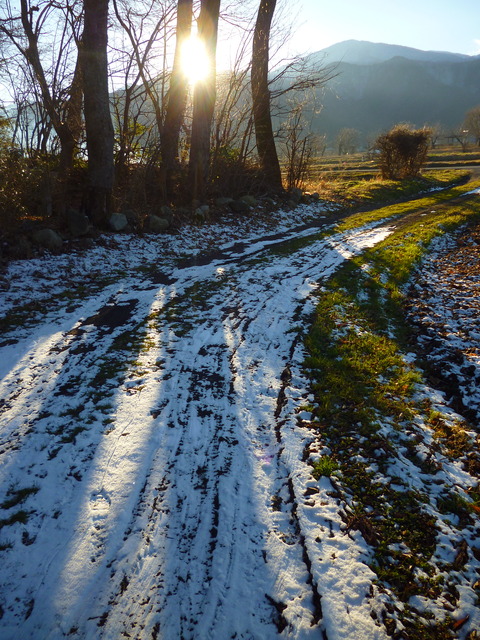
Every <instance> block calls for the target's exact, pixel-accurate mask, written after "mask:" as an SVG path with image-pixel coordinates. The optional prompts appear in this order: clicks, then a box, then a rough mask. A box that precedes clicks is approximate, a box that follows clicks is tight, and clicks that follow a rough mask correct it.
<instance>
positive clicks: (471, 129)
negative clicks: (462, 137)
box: [463, 106, 480, 146]
mask: <svg viewBox="0 0 480 640" xmlns="http://www.w3.org/2000/svg"><path fill="white" fill-rule="evenodd" d="M463 130H464V131H468V133H469V135H470V136H472V137H473V138H474V139H475V142H476V144H477V145H478V146H480V106H478V107H473V109H470V110H469V111H468V112H467V114H466V116H465V121H464V123H463Z"/></svg>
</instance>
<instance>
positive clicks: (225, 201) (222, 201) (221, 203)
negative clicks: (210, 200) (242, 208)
mask: <svg viewBox="0 0 480 640" xmlns="http://www.w3.org/2000/svg"><path fill="white" fill-rule="evenodd" d="M232 202H233V198H217V199H216V200H215V204H216V206H217V207H228V206H229V205H230V204H232Z"/></svg>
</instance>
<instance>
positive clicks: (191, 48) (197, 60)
mask: <svg viewBox="0 0 480 640" xmlns="http://www.w3.org/2000/svg"><path fill="white" fill-rule="evenodd" d="M182 69H183V73H184V74H185V75H186V76H187V78H188V81H189V83H190V84H191V85H195V84H197V83H198V82H201V81H202V80H205V79H206V78H207V77H208V76H209V74H210V73H211V64H210V60H209V57H208V54H207V50H206V48H205V44H204V43H203V41H202V40H201V39H200V38H198V37H197V36H190V38H188V39H187V40H185V42H184V43H183V46H182Z"/></svg>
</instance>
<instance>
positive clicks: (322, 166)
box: [310, 147, 480, 178]
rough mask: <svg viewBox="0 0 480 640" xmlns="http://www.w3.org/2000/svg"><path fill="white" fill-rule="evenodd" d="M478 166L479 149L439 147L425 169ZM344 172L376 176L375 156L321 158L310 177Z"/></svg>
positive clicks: (364, 154) (316, 159) (479, 159)
mask: <svg viewBox="0 0 480 640" xmlns="http://www.w3.org/2000/svg"><path fill="white" fill-rule="evenodd" d="M475 165H478V166H480V148H476V149H474V150H469V151H465V152H462V150H461V149H460V148H459V147H439V148H437V149H432V150H431V152H430V153H429V155H428V163H427V167H429V168H430V167H451V166H457V167H462V166H475ZM344 171H365V173H366V174H371V175H376V174H377V173H378V165H377V161H376V159H375V156H374V155H372V154H369V153H367V152H364V153H355V154H349V155H344V156H335V155H332V156H322V157H318V158H315V159H314V161H313V162H312V166H311V170H310V174H311V175H310V177H311V178H314V177H315V176H318V175H319V174H321V173H331V172H335V173H339V172H340V173H341V172H344Z"/></svg>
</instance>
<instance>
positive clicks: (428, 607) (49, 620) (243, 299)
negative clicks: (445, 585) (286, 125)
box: [0, 196, 479, 640]
mask: <svg viewBox="0 0 480 640" xmlns="http://www.w3.org/2000/svg"><path fill="white" fill-rule="evenodd" d="M477 197H478V196H477ZM325 214H326V212H325V211H322V210H321V205H319V204H318V205H311V206H310V208H308V207H305V208H304V210H303V215H305V216H306V217H310V218H313V219H315V221H316V224H317V228H310V229H305V230H303V231H301V232H298V231H296V232H291V233H290V234H289V233H288V232H286V234H285V237H284V238H283V239H275V240H274V239H272V238H270V239H268V238H266V237H264V236H262V234H260V233H259V234H258V237H253V236H252V235H250V237H248V238H240V239H243V240H244V243H243V244H242V246H241V247H240V245H232V246H231V247H230V248H229V247H228V246H225V247H223V248H222V250H221V251H216V253H215V254H213V253H212V254H211V255H207V253H206V252H203V251H202V252H201V253H198V252H197V255H194V251H192V250H190V251H189V252H186V253H187V254H188V255H183V256H182V255H179V254H180V253H181V252H184V253H185V247H186V244H185V243H186V240H185V237H184V238H183V243H184V244H183V245H182V242H181V241H180V239H179V238H177V239H172V245H171V247H170V249H171V252H170V254H169V255H167V254H164V257H163V258H162V257H160V256H161V255H162V253H163V252H164V249H165V247H164V246H159V244H158V241H155V240H132V243H131V245H130V246H129V248H128V253H127V251H126V248H127V247H128V241H127V240H125V239H121V238H119V239H118V241H116V242H117V243H118V244H116V245H115V246H113V247H106V248H103V249H102V248H97V249H95V250H91V251H89V252H88V253H86V254H78V255H73V254H72V255H68V256H57V257H50V258H48V257H46V258H43V259H38V260H32V261H25V262H18V263H15V264H12V265H11V267H10V271H9V272H8V273H7V276H6V280H5V281H8V282H9V283H10V290H9V291H7V292H6V293H5V299H4V302H3V307H2V310H3V315H4V332H3V337H2V341H1V349H2V359H1V362H0V371H1V374H2V376H3V381H2V383H1V390H0V397H1V398H2V399H1V401H0V402H1V405H0V406H1V411H2V416H1V445H0V455H1V458H2V465H1V469H0V477H1V487H0V488H1V494H0V545H1V547H0V548H1V552H0V553H1V556H2V560H1V568H0V578H1V591H0V635H1V637H2V638H3V639H5V640H17V639H18V638H22V640H26V639H28V638H31V639H35V640H40V639H43V638H45V639H46V638H49V639H54V640H55V639H60V638H72V639H76V638H79V639H84V638H85V639H86V638H91V639H99V638H105V639H106V638H111V639H118V638H123V637H125V638H139V639H147V638H148V639H151V638H165V639H168V640H171V639H173V638H184V639H194V638H195V639H205V640H206V639H218V640H225V639H227V638H232V639H233V638H236V639H240V638H241V639H244V640H247V639H248V640H252V639H260V638H264V639H273V638H277V637H285V638H321V637H323V638H328V640H333V639H338V640H340V639H341V640H347V639H351V640H358V639H359V638H362V639H368V640H371V639H374V638H387V637H388V635H391V634H392V633H393V631H395V630H396V633H397V634H398V633H400V632H401V630H402V624H406V623H402V622H401V620H402V615H401V611H403V610H404V609H405V606H406V605H405V604H403V603H402V602H400V598H399V597H397V595H396V592H395V590H394V589H393V588H390V586H389V585H388V583H387V581H386V580H384V581H383V582H382V576H381V575H380V574H377V573H376V572H375V571H374V570H373V568H372V567H373V556H374V551H372V549H374V548H377V547H378V546H379V541H378V540H375V539H374V536H373V534H372V536H370V537H369V534H368V527H367V526H366V525H365V522H366V521H365V519H364V520H363V521H360V520H358V522H357V523H356V524H357V525H358V526H355V521H354V519H352V517H346V513H347V515H348V513H353V511H351V512H349V511H348V509H350V508H352V509H353V508H354V506H355V501H354V500H351V501H350V505H348V504H347V503H348V496H347V497H346V495H347V494H345V495H343V497H342V491H343V489H342V486H343V484H342V478H341V474H340V475H335V469H334V467H332V469H331V470H330V471H329V472H327V470H326V469H323V472H322V471H321V470H320V471H319V469H320V467H318V466H317V467H315V461H317V462H318V461H319V460H320V459H323V460H324V461H325V460H327V461H328V460H330V459H331V458H330V457H329V456H327V455H325V451H321V445H320V444H319V441H320V440H321V433H320V435H319V429H318V425H317V430H316V435H314V434H313V432H312V426H311V423H312V421H313V420H314V414H315V407H316V406H318V397H317V396H316V395H315V392H314V390H312V381H311V380H310V379H309V377H308V371H306V370H305V369H304V366H303V363H304V361H305V358H306V356H307V353H306V351H305V349H306V347H305V341H304V335H305V333H306V332H308V330H309V327H310V324H311V322H312V313H313V312H314V309H315V305H316V303H317V300H318V295H319V293H320V292H321V291H323V290H324V287H325V286H326V284H327V283H328V282H329V279H330V278H331V276H332V274H333V273H334V272H335V271H336V270H337V269H338V267H339V265H341V264H345V261H346V260H350V259H351V258H352V256H359V255H360V254H361V253H362V252H363V251H364V250H365V249H367V248H369V247H374V246H375V245H377V243H379V242H381V241H384V240H385V239H386V238H387V237H389V236H390V234H392V233H394V231H395V224H394V222H392V221H391V220H392V218H390V220H388V219H387V220H385V219H384V218H385V217H386V215H385V216H384V214H382V213H379V214H378V215H377V218H378V219H377V220H376V221H375V222H372V221H370V222H369V223H366V222H365V221H363V222H362V221H361V220H360V219H359V220H358V222H357V223H356V225H355V224H351V225H350V227H351V228H347V226H348V225H344V227H331V226H328V218H326V219H325V222H324V226H323V227H322V226H321V223H320V222H319V215H320V216H321V215H325ZM388 215H391V214H390V213H389V214H388ZM370 218H371V220H373V219H374V218H375V216H374V215H371V216H370ZM202 233H203V232H201V231H199V232H198V235H199V236H201V234H202ZM193 237H194V236H193V235H192V238H193ZM162 242H165V243H166V241H162ZM193 242H194V241H192V243H193ZM175 243H176V244H175ZM192 243H191V245H192ZM165 246H166V244H165ZM172 246H173V249H172ZM207 246H208V242H207V239H204V241H203V244H202V247H203V248H205V249H206V248H207ZM27 292H30V293H28V294H27ZM27 295H29V297H30V298H31V299H33V303H32V302H31V301H30V298H29V304H26V301H27V300H26V296H27ZM342 326H343V327H345V326H346V324H345V322H343V324H342V323H339V325H338V327H337V329H338V331H340V332H341V331H342ZM436 402H437V405H440V404H441V401H440V400H439V399H438V397H437V399H436ZM336 411H338V412H341V411H342V407H338V408H337V409H336ZM377 417H378V420H381V417H379V416H377ZM327 426H328V425H325V428H327ZM387 426H388V425H386V423H385V424H384V425H383V426H382V428H384V429H386V428H387ZM390 426H391V425H390ZM322 428H323V427H322ZM389 428H390V427H389ZM320 432H321V429H320ZM358 438H359V441H361V440H362V437H361V436H360V435H359V436H358ZM324 444H325V443H324ZM391 446H394V445H393V444H392V445H391ZM329 451H330V453H331V452H332V448H331V447H330V449H329ZM320 454H322V455H320ZM336 459H337V460H338V461H340V454H339V455H338V456H336ZM397 462H398V464H397V466H396V467H395V469H393V467H392V468H390V469H387V468H386V467H385V468H382V469H379V470H381V471H382V473H383V474H384V476H383V477H384V481H385V483H386V484H388V485H390V484H391V483H393V482H397V484H398V485H399V486H400V485H402V486H403V483H404V482H407V480H405V478H407V477H408V478H409V479H408V482H409V483H410V485H409V486H410V488H411V487H412V486H413V485H414V484H415V483H416V482H417V481H418V477H415V478H413V477H412V478H410V477H409V476H408V473H413V472H412V469H413V467H412V466H410V467H408V465H407V461H406V460H405V459H403V458H402V460H399V461H397ZM402 465H403V466H402ZM315 468H316V472H315ZM443 469H444V472H442V473H445V478H444V479H443V480H442V482H443V483H444V484H445V483H448V482H450V484H451V483H452V482H453V481H452V477H451V476H452V474H454V473H455V474H456V481H457V482H459V483H463V484H464V486H465V487H470V486H472V487H473V486H474V485H475V479H474V478H473V477H472V476H471V475H469V474H468V473H467V471H466V470H465V469H463V468H462V466H461V464H460V463H458V461H457V462H455V461H453V460H452V461H449V460H447V459H445V460H444V463H443ZM346 471H347V470H346V469H345V470H344V474H345V473H346ZM418 473H420V472H418ZM389 474H390V475H389ZM329 476H330V477H329ZM447 476H448V478H447ZM439 477H440V476H439ZM393 478H396V479H395V480H394V479H393ZM442 478H443V476H442ZM451 481H452V482H451ZM415 486H416V485H415ZM449 486H450V485H449ZM416 490H417V489H416ZM426 490H427V489H425V491H426ZM347 506H348V509H347ZM345 509H347V512H346V511H345ZM432 513H433V512H432ZM359 517H360V516H359ZM432 517H433V516H432ZM452 517H453V516H452ZM362 522H363V526H362ZM346 523H347V524H346ZM453 524H455V522H454V523H453ZM433 526H435V527H437V526H438V525H437V524H434V525H433ZM452 526H453V525H452ZM475 526H476V525H475V524H472V523H471V522H470V521H469V522H468V523H467V524H465V523H464V526H463V528H462V533H461V534H458V535H457V533H455V534H451V535H452V536H454V538H455V540H453V541H452V540H450V542H449V540H448V535H450V534H448V535H447V533H446V531H447V529H446V528H445V529H443V530H441V531H440V530H439V534H438V538H437V544H438V545H442V544H443V545H447V544H452V545H454V546H455V547H458V545H459V544H460V541H459V539H458V537H459V536H460V537H461V539H462V540H464V542H465V545H466V547H465V548H467V547H468V548H470V546H469V545H470V544H472V545H473V543H471V540H470V538H471V537H472V536H473V535H474V532H475ZM445 527H447V525H445ZM452 548H453V547H452ZM401 551H402V550H401V549H400V551H399V549H395V548H393V547H392V549H391V550H390V552H389V553H391V555H392V556H395V553H396V552H398V553H400V552H401ZM403 553H404V554H407V553H408V549H406V550H403ZM452 553H453V551H452ZM456 553H457V551H455V553H454V555H455V554H456ZM467 555H468V553H467ZM455 557H457V556H456V555H455ZM392 562H393V563H394V562H395V560H393V559H392ZM412 562H413V561H412ZM445 562H446V560H445ZM472 562H474V558H473V556H472V557H470V559H469V563H468V571H467V569H466V568H465V567H466V566H467V565H466V563H465V562H464V563H463V564H462V565H461V566H462V567H463V570H464V574H462V576H463V577H461V576H460V573H461V572H460V565H459V567H458V571H457V573H458V576H459V577H458V578H456V585H457V586H456V588H457V595H458V597H456V598H454V597H453V596H452V602H454V604H453V605H452V606H451V609H450V611H449V612H448V615H449V616H450V615H451V616H452V619H453V621H454V622H453V623H451V622H450V619H449V622H448V625H449V626H448V625H447V626H448V629H449V630H451V633H452V634H454V633H457V631H455V630H454V626H452V624H454V623H455V622H457V627H458V629H460V632H462V633H464V634H466V633H467V631H468V632H470V631H472V630H474V629H475V628H478V623H479V620H478V611H477V614H475V601H474V593H475V589H474V587H473V586H472V584H473V582H474V580H473V578H472V575H474V574H475V567H477V570H478V562H477V565H474V564H472ZM439 563H440V560H438V564H439ZM426 564H427V563H426ZM426 564H425V565H424V566H423V569H419V571H423V572H424V574H425V575H426V576H427V574H428V569H427V566H426ZM472 572H473V574H472ZM440 573H441V572H440V569H439V575H440ZM428 575H429V574H428ZM432 582H433V578H432ZM428 588H433V587H430V586H429V587H428ZM426 591H428V589H427V588H426ZM429 597H430V600H431V601H432V602H437V604H435V605H434V604H431V603H430V601H428V598H429ZM416 598H417V601H416V602H414V603H413V604H412V603H411V602H410V604H409V607H411V609H412V610H413V609H414V608H415V607H417V613H418V615H417V618H416V619H420V618H421V620H422V625H423V626H427V627H428V625H429V624H431V622H432V618H433V619H434V620H435V619H440V620H441V618H442V616H440V614H439V612H438V611H437V609H442V607H441V606H440V605H439V604H438V599H439V597H436V596H435V597H433V596H431V595H430V596H428V594H427V595H422V596H419V595H417V596H416ZM422 598H423V600H422ZM409 611H410V609H409ZM442 611H443V609H442ZM411 616H414V614H413V613H412V614H411ZM462 617H463V618H465V620H463V622H462V624H460V623H459V622H458V621H459V620H461V619H462ZM467 619H468V620H467ZM417 621H418V620H417ZM412 624H413V623H412ZM392 625H393V631H392ZM395 625H396V626H395ZM422 625H420V626H422ZM469 625H470V626H469ZM472 625H473V626H472ZM419 628H420V627H419ZM442 628H443V627H442ZM412 629H413V627H412ZM462 630H463V631H462ZM412 633H413V632H412V631H410V635H405V636H401V635H397V636H396V637H405V638H407V637H408V638H422V637H430V636H427V635H425V636H423V635H419V633H420V632H418V635H416V636H415V635H412ZM445 633H447V632H445ZM448 633H450V631H448ZM432 637H433V636H432ZM437 637H454V635H452V636H447V635H445V636H440V635H439V636H437ZM471 637H474V636H471ZM475 637H476V636H475Z"/></svg>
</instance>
